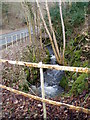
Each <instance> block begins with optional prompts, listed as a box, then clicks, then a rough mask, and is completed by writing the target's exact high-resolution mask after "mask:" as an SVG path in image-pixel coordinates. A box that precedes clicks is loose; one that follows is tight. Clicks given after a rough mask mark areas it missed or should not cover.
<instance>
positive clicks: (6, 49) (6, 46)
mask: <svg viewBox="0 0 90 120" xmlns="http://www.w3.org/2000/svg"><path fill="white" fill-rule="evenodd" d="M5 41H6V50H7V38H6V37H5Z"/></svg>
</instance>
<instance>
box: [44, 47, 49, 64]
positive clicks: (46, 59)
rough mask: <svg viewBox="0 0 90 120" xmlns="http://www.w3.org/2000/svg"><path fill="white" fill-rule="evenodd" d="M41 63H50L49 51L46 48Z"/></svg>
mask: <svg viewBox="0 0 90 120" xmlns="http://www.w3.org/2000/svg"><path fill="white" fill-rule="evenodd" d="M43 63H45V64H47V63H50V53H49V51H48V49H46V57H45V58H44V59H43Z"/></svg>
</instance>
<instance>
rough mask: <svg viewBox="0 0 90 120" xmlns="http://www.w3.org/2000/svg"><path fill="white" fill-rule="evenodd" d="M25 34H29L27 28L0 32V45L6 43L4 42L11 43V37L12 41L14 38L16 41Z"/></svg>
mask: <svg viewBox="0 0 90 120" xmlns="http://www.w3.org/2000/svg"><path fill="white" fill-rule="evenodd" d="M31 34H33V31H32V29H31ZM27 36H29V33H28V29H27V28H25V29H22V30H18V31H14V32H11V33H6V34H2V35H0V47H1V46H3V45H6V43H7V44H9V43H11V42H12V39H13V42H15V41H16V40H17V41H18V40H20V39H22V38H25V37H27Z"/></svg>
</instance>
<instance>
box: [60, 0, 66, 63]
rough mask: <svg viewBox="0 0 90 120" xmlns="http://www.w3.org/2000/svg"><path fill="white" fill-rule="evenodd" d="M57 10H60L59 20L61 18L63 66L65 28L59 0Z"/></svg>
mask: <svg viewBox="0 0 90 120" xmlns="http://www.w3.org/2000/svg"><path fill="white" fill-rule="evenodd" d="M59 9H60V18H61V24H62V32H63V64H64V54H65V27H64V22H63V16H62V6H61V0H59Z"/></svg>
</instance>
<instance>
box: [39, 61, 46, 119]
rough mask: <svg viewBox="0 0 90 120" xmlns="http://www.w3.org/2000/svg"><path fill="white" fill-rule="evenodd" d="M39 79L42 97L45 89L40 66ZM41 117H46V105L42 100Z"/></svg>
mask: <svg viewBox="0 0 90 120" xmlns="http://www.w3.org/2000/svg"><path fill="white" fill-rule="evenodd" d="M39 65H40V66H41V65H42V62H40V63H39ZM40 81H41V92H42V98H45V91H44V76H43V69H42V68H41V67H40ZM43 113H44V115H43V117H44V119H46V105H45V102H43Z"/></svg>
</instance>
